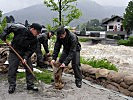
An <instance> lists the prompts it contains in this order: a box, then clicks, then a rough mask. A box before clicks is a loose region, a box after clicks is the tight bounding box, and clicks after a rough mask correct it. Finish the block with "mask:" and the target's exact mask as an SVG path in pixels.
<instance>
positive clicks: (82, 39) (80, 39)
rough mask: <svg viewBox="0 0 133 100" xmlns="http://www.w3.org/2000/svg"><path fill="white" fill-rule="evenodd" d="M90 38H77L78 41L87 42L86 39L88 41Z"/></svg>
mask: <svg viewBox="0 0 133 100" xmlns="http://www.w3.org/2000/svg"><path fill="white" fill-rule="evenodd" d="M89 40H90V39H88V38H79V41H80V42H87V41H89Z"/></svg>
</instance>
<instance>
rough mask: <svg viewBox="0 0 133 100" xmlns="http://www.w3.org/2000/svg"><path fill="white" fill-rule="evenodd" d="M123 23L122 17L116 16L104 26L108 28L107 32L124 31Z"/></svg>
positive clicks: (104, 23)
mask: <svg viewBox="0 0 133 100" xmlns="http://www.w3.org/2000/svg"><path fill="white" fill-rule="evenodd" d="M122 21H123V18H122V17H120V16H114V17H112V18H110V19H108V20H107V21H105V22H103V25H104V26H105V27H106V28H107V31H115V32H117V31H123V25H122Z"/></svg>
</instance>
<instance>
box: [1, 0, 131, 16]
mask: <svg viewBox="0 0 133 100" xmlns="http://www.w3.org/2000/svg"><path fill="white" fill-rule="evenodd" d="M43 1H44V0H0V10H2V11H3V12H4V13H6V12H10V11H13V10H18V9H22V8H25V7H29V6H32V5H35V4H41V3H42V4H43ZM92 1H95V2H97V3H99V4H100V5H111V6H127V4H128V2H129V1H131V0H92Z"/></svg>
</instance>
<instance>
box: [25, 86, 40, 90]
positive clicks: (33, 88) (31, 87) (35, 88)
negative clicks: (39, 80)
mask: <svg viewBox="0 0 133 100" xmlns="http://www.w3.org/2000/svg"><path fill="white" fill-rule="evenodd" d="M27 90H33V91H38V88H37V87H35V86H27Z"/></svg>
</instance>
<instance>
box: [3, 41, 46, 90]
mask: <svg viewBox="0 0 133 100" xmlns="http://www.w3.org/2000/svg"><path fill="white" fill-rule="evenodd" d="M4 42H5V43H6V44H7V45H8V46H9V47H10V48H11V50H12V51H13V52H14V53H15V54H16V55H17V56H18V58H19V59H20V60H21V62H23V61H24V59H23V58H22V57H21V56H20V55H19V54H18V53H17V51H16V50H15V49H14V48H13V47H12V46H11V45H10V44H9V43H8V42H7V41H4ZM25 66H26V67H27V68H28V69H29V71H30V73H31V74H32V75H33V77H34V78H35V80H36V81H37V83H38V85H39V86H40V87H41V91H43V90H44V88H43V85H42V83H41V81H39V80H38V79H37V78H36V76H35V74H34V72H33V71H32V70H31V68H30V67H29V65H28V64H27V63H25Z"/></svg>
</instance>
